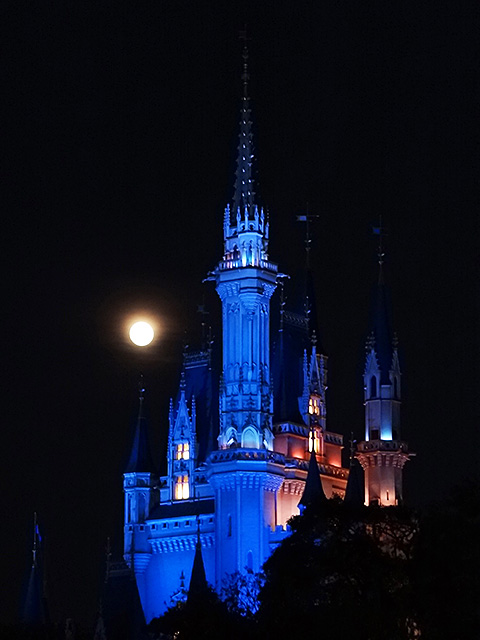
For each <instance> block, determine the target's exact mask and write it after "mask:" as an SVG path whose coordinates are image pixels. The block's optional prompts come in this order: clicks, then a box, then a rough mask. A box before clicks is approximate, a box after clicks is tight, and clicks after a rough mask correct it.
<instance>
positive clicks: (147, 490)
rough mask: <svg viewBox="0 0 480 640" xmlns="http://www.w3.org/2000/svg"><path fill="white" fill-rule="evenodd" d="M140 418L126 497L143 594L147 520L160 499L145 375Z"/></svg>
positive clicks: (130, 549) (128, 546)
mask: <svg viewBox="0 0 480 640" xmlns="http://www.w3.org/2000/svg"><path fill="white" fill-rule="evenodd" d="M138 391H139V399H138V404H139V407H138V417H137V421H136V425H135V434H134V438H133V443H132V449H131V452H130V457H129V460H128V463H127V466H126V468H125V473H124V474H123V491H124V494H125V527H124V528H125V531H124V558H125V561H126V562H127V564H128V565H129V567H130V569H131V571H132V572H134V573H135V575H136V577H137V584H138V588H139V591H140V594H141V595H142V589H143V582H142V580H141V577H143V576H142V574H143V572H144V571H145V569H146V567H147V566H148V563H149V562H150V558H151V549H150V546H149V544H148V526H146V524H145V523H146V521H147V519H148V517H149V515H150V511H151V509H152V508H153V506H154V505H155V503H156V501H157V498H158V489H157V484H158V476H157V472H156V469H155V465H154V463H153V459H152V455H151V452H150V447H149V443H148V428H147V420H146V418H145V415H144V400H145V386H144V383H143V376H141V378H140V382H139V385H138Z"/></svg>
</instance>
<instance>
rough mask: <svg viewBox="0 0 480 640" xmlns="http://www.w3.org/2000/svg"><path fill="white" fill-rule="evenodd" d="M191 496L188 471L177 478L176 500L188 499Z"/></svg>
mask: <svg viewBox="0 0 480 640" xmlns="http://www.w3.org/2000/svg"><path fill="white" fill-rule="evenodd" d="M189 496H190V485H189V482H188V473H186V474H184V475H181V476H176V478H175V500H186V499H187V498H188V497H189Z"/></svg>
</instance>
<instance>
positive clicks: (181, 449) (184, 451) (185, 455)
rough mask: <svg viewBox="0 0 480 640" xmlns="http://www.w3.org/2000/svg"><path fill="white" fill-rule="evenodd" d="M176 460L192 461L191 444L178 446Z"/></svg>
mask: <svg viewBox="0 0 480 640" xmlns="http://www.w3.org/2000/svg"><path fill="white" fill-rule="evenodd" d="M175 460H190V444H189V443H188V442H181V443H180V444H177V447H176V449H175Z"/></svg>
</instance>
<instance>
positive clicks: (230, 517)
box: [227, 514, 232, 538]
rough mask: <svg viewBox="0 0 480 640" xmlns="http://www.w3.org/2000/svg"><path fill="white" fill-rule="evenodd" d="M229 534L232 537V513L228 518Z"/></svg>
mask: <svg viewBox="0 0 480 640" xmlns="http://www.w3.org/2000/svg"><path fill="white" fill-rule="evenodd" d="M227 536H228V537H229V538H231V537H232V516H231V515H230V514H228V520H227Z"/></svg>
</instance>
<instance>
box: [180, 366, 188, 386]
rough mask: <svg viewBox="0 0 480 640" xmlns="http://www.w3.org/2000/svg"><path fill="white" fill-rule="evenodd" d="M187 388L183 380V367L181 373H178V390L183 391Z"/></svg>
mask: <svg viewBox="0 0 480 640" xmlns="http://www.w3.org/2000/svg"><path fill="white" fill-rule="evenodd" d="M186 388H187V382H186V380H185V368H184V369H182V373H181V374H180V391H185V389H186Z"/></svg>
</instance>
